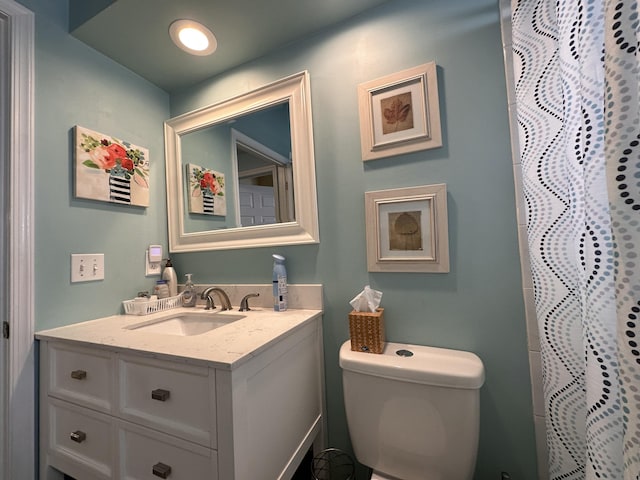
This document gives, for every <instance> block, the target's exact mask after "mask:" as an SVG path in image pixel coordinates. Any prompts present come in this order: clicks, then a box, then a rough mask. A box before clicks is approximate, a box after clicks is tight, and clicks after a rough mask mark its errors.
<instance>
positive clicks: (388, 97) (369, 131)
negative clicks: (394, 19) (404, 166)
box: [358, 62, 442, 160]
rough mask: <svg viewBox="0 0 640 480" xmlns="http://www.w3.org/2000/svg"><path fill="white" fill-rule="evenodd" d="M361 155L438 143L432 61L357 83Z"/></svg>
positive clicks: (372, 156) (390, 153)
mask: <svg viewBox="0 0 640 480" xmlns="http://www.w3.org/2000/svg"><path fill="white" fill-rule="evenodd" d="M358 104H359V108H360V140H361V145H362V159H363V160H374V159H377V158H383V157H390V156H393V155H401V154H404V153H410V152H416V151H419V150H427V149H430V148H438V147H441V146H442V131H441V128H440V107H439V100H438V80H437V76H436V64H435V63H434V62H430V63H426V64H424V65H419V66H417V67H413V68H410V69H407V70H403V71H401V72H398V73H394V74H392V75H388V76H386V77H382V78H378V79H376V80H371V81H369V82H366V83H361V84H360V85H358Z"/></svg>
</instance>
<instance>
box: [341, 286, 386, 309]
mask: <svg viewBox="0 0 640 480" xmlns="http://www.w3.org/2000/svg"><path fill="white" fill-rule="evenodd" d="M381 300H382V292H379V291H377V290H374V289H373V288H371V287H369V285H367V286H366V287H364V290H363V291H361V292H360V293H359V294H358V295H356V296H355V297H353V299H352V300H351V301H350V302H349V304H350V305H351V306H352V307H353V309H354V310H355V311H356V312H375V311H376V309H377V308H378V307H379V306H380V301H381Z"/></svg>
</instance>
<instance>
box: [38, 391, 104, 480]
mask: <svg viewBox="0 0 640 480" xmlns="http://www.w3.org/2000/svg"><path fill="white" fill-rule="evenodd" d="M47 408H48V409H49V411H48V419H49V425H48V426H49V429H48V435H49V438H48V442H47V444H48V454H49V458H50V464H51V465H52V466H54V467H56V468H59V469H60V470H63V471H66V472H69V473H71V474H72V475H74V476H78V475H79V478H96V479H110V478H113V471H112V465H113V462H114V457H113V454H114V452H113V445H114V442H113V440H114V438H115V427H114V426H113V424H112V421H111V417H109V416H107V415H103V414H100V413H98V412H94V411H92V410H89V409H86V408H82V407H78V406H76V405H72V404H69V403H67V402H63V401H60V400H56V399H55V398H50V399H49V402H48V405H47ZM42 434H44V435H46V434H47V433H46V429H45V430H44V432H43V433H42Z"/></svg>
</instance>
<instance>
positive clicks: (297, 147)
mask: <svg viewBox="0 0 640 480" xmlns="http://www.w3.org/2000/svg"><path fill="white" fill-rule="evenodd" d="M165 146H166V159H167V168H166V175H167V214H168V226H169V249H170V251H172V252H188V251H204V250H221V249H230V248H249V247H259V246H273V245H295V244H302V243H318V241H319V239H318V214H317V199H316V185H315V159H314V152H313V127H312V122H311V100H310V91H309V75H308V73H307V72H301V73H299V74H295V75H291V76H290V77H286V78H283V79H281V80H277V81H275V82H273V83H271V84H268V85H265V86H264V87H261V88H258V89H256V90H252V91H250V92H248V93H245V94H243V95H239V96H237V97H234V98H231V99H229V100H225V101H222V102H220V103H218V104H215V105H211V106H208V107H203V108H200V109H198V110H194V111H193V112H189V113H185V114H183V115H180V116H178V117H175V118H172V119H170V120H168V121H167V122H165Z"/></svg>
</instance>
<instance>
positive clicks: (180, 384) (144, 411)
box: [118, 355, 216, 448]
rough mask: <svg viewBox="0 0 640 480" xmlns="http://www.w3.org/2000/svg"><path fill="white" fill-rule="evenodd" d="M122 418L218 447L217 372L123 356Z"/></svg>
mask: <svg viewBox="0 0 640 480" xmlns="http://www.w3.org/2000/svg"><path fill="white" fill-rule="evenodd" d="M118 371H119V380H120V386H119V391H120V401H119V410H120V413H121V416H122V418H125V419H127V420H131V421H133V422H136V423H139V424H142V425H144V426H147V427H151V428H156V429H158V430H162V431H163V432H167V433H170V434H172V435H176V436H178V437H180V438H183V439H185V440H189V441H191V442H195V443H198V444H200V445H204V446H206V447H211V448H216V408H215V401H214V399H215V371H214V370H209V369H208V368H206V367H196V366H189V365H182V364H177V363H174V362H165V361H161V360H155V359H144V358H138V357H127V356H124V355H123V356H121V357H120V358H119V360H118Z"/></svg>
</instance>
